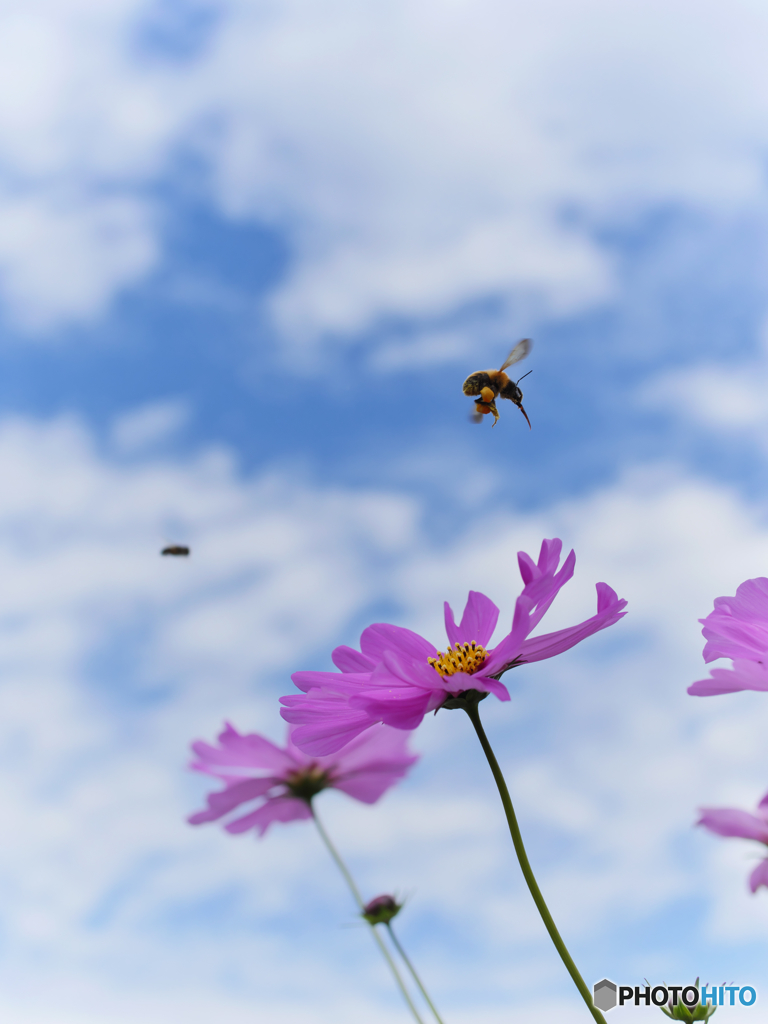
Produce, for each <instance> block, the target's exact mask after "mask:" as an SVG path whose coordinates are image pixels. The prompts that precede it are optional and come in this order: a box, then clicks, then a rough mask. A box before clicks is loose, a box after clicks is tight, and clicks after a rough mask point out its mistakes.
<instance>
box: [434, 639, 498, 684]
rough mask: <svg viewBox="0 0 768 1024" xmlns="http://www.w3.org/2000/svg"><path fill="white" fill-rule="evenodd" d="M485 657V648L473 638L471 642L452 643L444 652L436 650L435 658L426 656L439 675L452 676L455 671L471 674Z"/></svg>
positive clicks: (486, 653) (486, 654) (486, 655)
mask: <svg viewBox="0 0 768 1024" xmlns="http://www.w3.org/2000/svg"><path fill="white" fill-rule="evenodd" d="M487 657H488V652H487V651H486V649H485V648H484V647H481V646H480V644H476V643H475V641H474V640H473V641H472V643H471V644H454V646H453V647H449V648H448V650H447V651H446V652H445V654H443V652H442V651H438V652H437V657H436V658H427V661H428V662H429V664H430V665H431V666H432V668H434V669H436V670H437V671H438V672H439V673H440V675H441V676H453V675H455V674H456V673H457V672H466V673H468V674H469V675H472V673H473V672H477V670H478V669H479V668H480V666H481V665H482V664H483V662H484V661H485V659H486V658H487Z"/></svg>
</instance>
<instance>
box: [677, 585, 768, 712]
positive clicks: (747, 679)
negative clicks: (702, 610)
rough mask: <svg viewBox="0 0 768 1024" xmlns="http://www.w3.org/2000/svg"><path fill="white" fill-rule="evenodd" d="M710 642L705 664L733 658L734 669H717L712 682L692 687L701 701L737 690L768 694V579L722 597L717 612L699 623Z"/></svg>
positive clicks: (716, 606) (711, 679) (719, 598)
mask: <svg viewBox="0 0 768 1024" xmlns="http://www.w3.org/2000/svg"><path fill="white" fill-rule="evenodd" d="M699 621H700V622H701V623H703V625H704V628H703V629H702V631H701V632H702V634H703V636H704V637H705V639H706V641H707V642H706V644H705V645H704V661H705V662H707V663H708V662H710V661H715V660H716V659H717V658H730V659H731V660H732V661H733V668H730V669H728V668H714V669H712V670H711V671H710V678H709V679H699V680H698V681H697V682H695V683H692V684H691V685H690V686H689V687H688V693H690V694H693V695H694V696H697V697H711V696H714V695H715V694H720V693H735V692H736V691H737V690H768V579H766V578H765V577H764V576H759V577H758V578H757V579H754V580H746V581H745V582H744V583H742V584H741V586H740V587H739V588H738V590H737V591H736V596H735V597H718V598H716V599H715V609H714V611H712V612H710V613H709V615H708V616H707V617H706V619H699Z"/></svg>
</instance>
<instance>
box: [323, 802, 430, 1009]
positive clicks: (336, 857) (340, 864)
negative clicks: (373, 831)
mask: <svg viewBox="0 0 768 1024" xmlns="http://www.w3.org/2000/svg"><path fill="white" fill-rule="evenodd" d="M309 810H310V813H311V814H312V820H313V821H314V823H315V825H316V827H317V831H318V832H319V833H320V838H321V839H322V841H323V843H324V844H325V847H326V849H327V850H328V853H330V855H331V857H332V858H333V861H334V863H335V864H336V867H337V868H338V869H339V871H340V872H341V873H342V875H343V876H344V881H345V882H346V883H347V886H348V887H349V891H350V892H351V893H352V897H353V899H354V901H355V903H356V904H357V906H358V908H359V910H360V913H361V915H363V916H364V915H365V904H364V903H363V897H362V896H361V895H360V890H359V889H358V888H357V886H356V885H355V880H354V878H353V877H352V875H351V874H350V873H349V869H348V868H347V865H346V864H345V863H344V861H343V860H342V859H341V854H340V853H339V851H338V850H337V849H336V847H335V846H334V845H333V843H332V842H331V839H330V836H329V835H328V833H327V832H326V831H325V829H324V828H323V826H322V824H321V822H320V819H319V818H318V816H317V812H316V811H315V808H314V807H313V806H312V804H311V803H310V804H309ZM366 923H367V925H368V927H369V928H370V929H371V934H372V935H373V940H374V942H375V943H376V945H377V946H378V947H379V949H380V950H381V955H382V956H383V957H384V959H385V960H386V961H387V965H388V967H389V969H390V971H391V972H392V977H393V978H394V979H395V984H396V985H397V987H398V988H399V989H400V992H401V994H402V996H403V999H404V1000H405V1002H406V1004H407V1006H408V1009H409V1010H410V1011H411V1013H412V1014H413V1018H414V1020H415V1021H416V1022H417V1024H424V1021H423V1020H422V1019H421V1017H420V1016H419V1012H418V1010H417V1009H416V1007H415V1006H414V1004H413V1000H412V999H411V997H410V995H409V993H408V989H407V988H406V987H405V982H404V981H403V979H402V977H401V976H400V972H399V971H398V969H397V966H396V964H395V962H394V960H393V959H392V957H391V956H390V955H389V950H388V949H387V947H386V945H385V944H384V942H383V940H382V938H381V936H380V935H379V933H378V932H377V931H376V928H375V926H374V925H372V924H371V923H370V921H367V922H366ZM396 945H397V947H398V950H399V952H400V955H401V956H402V957H403V959H404V960H405V962H406V963H408V960H407V958H406V957H405V954H404V953H403V951H402V948H401V947H400V945H399V943H396ZM408 966H409V967H410V964H409V963H408ZM411 972H412V973H413V974H414V976H415V973H416V972H415V971H414V970H413V968H412V967H411ZM423 991H424V990H423V989H422V992H423ZM424 994H425V995H426V993H424ZM427 1001H429V1000H427ZM429 1005H430V1006H432V1004H431V1003H430V1004H429ZM433 1010H434V1008H433ZM439 1019H440V1018H438V1020H439ZM441 1024H442V1022H441Z"/></svg>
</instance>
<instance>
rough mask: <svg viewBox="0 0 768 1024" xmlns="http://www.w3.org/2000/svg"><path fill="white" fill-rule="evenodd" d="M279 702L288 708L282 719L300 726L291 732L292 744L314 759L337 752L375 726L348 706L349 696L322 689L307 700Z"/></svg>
mask: <svg viewBox="0 0 768 1024" xmlns="http://www.w3.org/2000/svg"><path fill="white" fill-rule="evenodd" d="M280 703H281V704H283V705H285V706H284V707H283V708H281V710H280V714H281V715H282V717H283V718H284V719H285V720H286V721H287V722H291V723H293V724H295V725H297V726H298V728H296V729H293V730H292V731H291V741H292V742H293V743H295V745H296V746H297V747H298V748H299V749H300V750H302V751H304V753H305V754H309V755H310V756H312V757H324V756H325V755H326V754H334V753H336V751H337V750H341V748H342V747H343V746H344V745H345V744H347V743H349V742H350V740H353V739H354V738H355V736H359V735H360V733H361V732H363V731H364V730H365V729H367V728H368V727H369V726H370V725H371V724H372V721H371V719H370V717H369V716H368V715H366V714H365V712H363V711H359V710H357V709H354V708H351V707H350V706H349V703H348V699H347V698H346V697H344V696H339V695H337V694H328V693H325V692H324V691H320V690H317V691H312V692H311V693H310V694H308V695H307V696H305V697H301V696H299V695H298V694H297V695H296V696H293V695H291V696H289V697H281V698H280Z"/></svg>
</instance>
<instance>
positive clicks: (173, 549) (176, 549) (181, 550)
mask: <svg viewBox="0 0 768 1024" xmlns="http://www.w3.org/2000/svg"><path fill="white" fill-rule="evenodd" d="M160 554H161V555H177V556H178V555H181V556H182V557H184V556H186V555H188V554H189V548H188V547H187V545H186V544H169V545H168V547H166V548H163V550H162V551H161V552H160Z"/></svg>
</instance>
